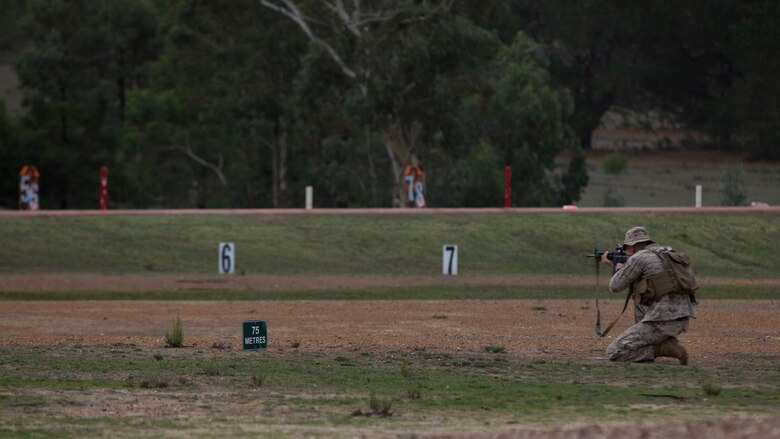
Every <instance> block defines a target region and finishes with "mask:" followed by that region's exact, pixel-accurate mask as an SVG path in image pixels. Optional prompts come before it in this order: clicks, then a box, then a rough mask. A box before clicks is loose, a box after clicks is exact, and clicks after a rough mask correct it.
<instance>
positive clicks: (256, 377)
mask: <svg viewBox="0 0 780 439" xmlns="http://www.w3.org/2000/svg"><path fill="white" fill-rule="evenodd" d="M249 379H250V381H251V383H252V386H254V387H262V385H263V383H265V382H267V381H266V374H265V373H262V372H259V373H254V374H252V376H251V377H249Z"/></svg>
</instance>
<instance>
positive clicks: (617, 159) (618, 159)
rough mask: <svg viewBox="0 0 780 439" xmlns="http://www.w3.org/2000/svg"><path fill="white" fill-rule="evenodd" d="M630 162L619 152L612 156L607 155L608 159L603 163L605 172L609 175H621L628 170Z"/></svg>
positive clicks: (605, 158) (611, 154)
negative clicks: (627, 165) (627, 164)
mask: <svg viewBox="0 0 780 439" xmlns="http://www.w3.org/2000/svg"><path fill="white" fill-rule="evenodd" d="M627 162H628V159H627V158H626V156H625V155H624V154H621V153H619V152H613V153H610V154H607V156H606V157H604V161H603V162H602V166H603V167H604V172H606V173H607V174H613V175H614V174H620V173H621V172H623V170H625V169H626V163H627Z"/></svg>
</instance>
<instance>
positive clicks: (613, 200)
mask: <svg viewBox="0 0 780 439" xmlns="http://www.w3.org/2000/svg"><path fill="white" fill-rule="evenodd" d="M625 205H626V202H625V201H624V200H623V197H622V196H621V195H620V194H619V193H617V192H615V191H614V190H612V189H607V191H606V192H604V207H623V206H625Z"/></svg>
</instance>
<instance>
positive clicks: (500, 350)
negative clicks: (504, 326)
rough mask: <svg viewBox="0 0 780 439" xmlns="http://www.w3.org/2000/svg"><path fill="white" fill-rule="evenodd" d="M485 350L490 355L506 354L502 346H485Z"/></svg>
mask: <svg viewBox="0 0 780 439" xmlns="http://www.w3.org/2000/svg"><path fill="white" fill-rule="evenodd" d="M485 350H486V351H487V352H490V353H491V354H503V353H504V352H506V348H505V347H503V346H493V345H488V346H485Z"/></svg>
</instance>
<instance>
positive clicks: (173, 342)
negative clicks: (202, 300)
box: [165, 315, 184, 348]
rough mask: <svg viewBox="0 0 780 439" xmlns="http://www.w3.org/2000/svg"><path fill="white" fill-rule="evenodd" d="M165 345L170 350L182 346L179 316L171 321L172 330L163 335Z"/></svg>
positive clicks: (182, 337)
mask: <svg viewBox="0 0 780 439" xmlns="http://www.w3.org/2000/svg"><path fill="white" fill-rule="evenodd" d="M165 343H166V344H167V345H168V346H170V347H172V348H180V347H182V346H183V345H184V328H183V325H182V321H181V315H177V316H176V318H175V319H174V320H173V328H171V330H170V331H168V333H167V334H165Z"/></svg>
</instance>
